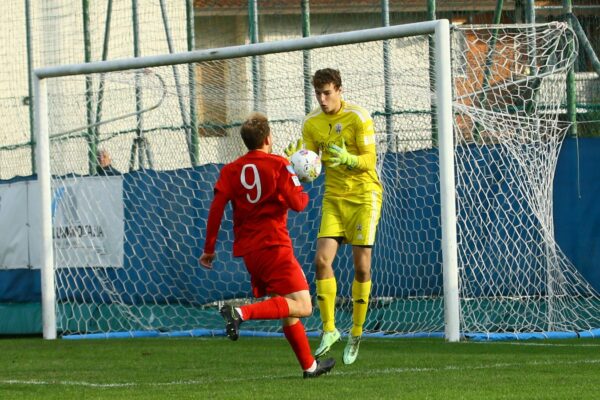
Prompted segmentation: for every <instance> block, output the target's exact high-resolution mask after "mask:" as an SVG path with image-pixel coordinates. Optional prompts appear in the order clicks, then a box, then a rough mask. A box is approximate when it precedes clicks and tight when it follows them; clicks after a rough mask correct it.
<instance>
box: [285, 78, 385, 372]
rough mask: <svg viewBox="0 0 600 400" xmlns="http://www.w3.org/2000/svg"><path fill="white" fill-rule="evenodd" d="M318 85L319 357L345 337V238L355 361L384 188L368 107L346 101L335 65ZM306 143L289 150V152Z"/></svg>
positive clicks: (307, 124)
mask: <svg viewBox="0 0 600 400" xmlns="http://www.w3.org/2000/svg"><path fill="white" fill-rule="evenodd" d="M312 84H313V87H314V90H315V95H316V98H317V101H318V102H319V107H318V108H316V109H315V110H314V111H312V112H311V113H309V114H308V115H307V116H306V117H305V119H304V123H303V127H302V139H303V141H304V144H305V146H306V148H307V149H309V150H312V151H314V152H317V153H318V152H320V153H321V159H322V160H323V164H324V167H325V193H324V196H323V206H322V210H321V225H320V228H319V234H318V239H317V253H316V257H315V263H316V266H317V271H316V279H317V281H316V286H317V301H318V304H319V309H320V313H321V320H322V321H323V335H322V337H321V344H320V346H319V348H318V349H317V350H316V351H315V357H317V358H319V357H321V356H323V355H324V354H326V353H327V352H329V350H330V349H331V346H332V345H333V344H335V343H336V342H338V341H339V340H340V332H339V331H338V330H337V329H336V327H335V316H334V314H335V298H336V294H337V284H336V280H335V275H334V272H333V260H334V258H335V256H336V253H337V250H338V248H339V246H340V245H341V244H342V243H349V244H351V245H352V255H353V259H354V280H353V282H352V300H353V311H352V329H351V330H350V333H349V335H348V342H347V344H346V347H345V349H344V356H343V361H344V363H345V364H352V363H353V362H354V361H355V360H356V357H357V356H358V349H359V345H360V339H361V336H362V331H363V325H364V322H365V319H366V315H367V307H368V304H369V294H370V292H371V251H372V247H373V244H374V242H375V231H376V228H377V223H378V222H379V215H380V212H381V202H382V193H383V190H382V187H381V183H380V182H379V178H378V176H377V172H376V169H375V163H376V152H375V132H374V130H373V120H372V119H371V117H370V115H369V113H368V112H367V111H366V110H365V109H364V108H362V107H359V106H356V105H353V104H349V103H346V102H345V101H344V100H342V78H341V76H340V72H339V71H338V70H335V69H330V68H326V69H321V70H318V71H317V72H316V73H315V74H314V76H313V78H312ZM301 146H302V143H301V142H298V144H296V145H295V146H294V144H291V145H290V146H288V148H287V149H286V153H287V154H288V155H291V154H293V152H295V151H296V150H298V149H299V147H301Z"/></svg>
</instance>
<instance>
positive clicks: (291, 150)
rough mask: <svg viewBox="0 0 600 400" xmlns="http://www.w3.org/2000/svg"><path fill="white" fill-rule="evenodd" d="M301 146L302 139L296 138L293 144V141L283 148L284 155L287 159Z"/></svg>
mask: <svg viewBox="0 0 600 400" xmlns="http://www.w3.org/2000/svg"><path fill="white" fill-rule="evenodd" d="M302 146H303V143H302V139H298V141H297V142H296V144H295V145H294V142H292V143H290V144H288V147H286V148H285V150H284V152H285V155H286V156H287V159H288V160H289V159H290V158H292V154H294V153H295V152H297V151H298V150H301V149H302Z"/></svg>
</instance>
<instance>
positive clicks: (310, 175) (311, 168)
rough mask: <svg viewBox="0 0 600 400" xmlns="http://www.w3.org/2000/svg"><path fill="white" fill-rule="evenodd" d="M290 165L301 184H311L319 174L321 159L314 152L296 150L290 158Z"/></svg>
mask: <svg viewBox="0 0 600 400" xmlns="http://www.w3.org/2000/svg"><path fill="white" fill-rule="evenodd" d="M290 163H291V164H292V167H293V168H294V171H296V175H298V178H299V179H300V181H301V182H305V183H306V182H312V181H314V180H315V179H317V177H318V176H319V175H320V174H321V157H319V155H318V154H317V153H315V152H314V151H311V150H306V149H302V150H298V151H297V152H295V153H294V154H292V157H290Z"/></svg>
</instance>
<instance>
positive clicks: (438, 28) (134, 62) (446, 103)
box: [33, 19, 460, 342]
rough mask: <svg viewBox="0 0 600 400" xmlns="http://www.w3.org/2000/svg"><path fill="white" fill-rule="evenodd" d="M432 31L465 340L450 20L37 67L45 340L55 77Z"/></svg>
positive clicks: (446, 207)
mask: <svg viewBox="0 0 600 400" xmlns="http://www.w3.org/2000/svg"><path fill="white" fill-rule="evenodd" d="M418 35H433V37H434V43H435V46H434V47H435V51H434V60H435V68H434V74H435V92H434V93H432V95H433V96H434V97H435V101H434V103H435V112H436V121H437V135H438V138H439V146H438V151H439V163H440V201H441V227H442V263H443V268H442V271H443V290H444V324H445V328H444V331H445V332H444V333H445V339H446V340H447V341H449V342H457V341H459V340H460V322H459V321H460V315H459V314H460V304H459V285H458V258H457V252H458V248H457V231H456V196H455V177H454V133H453V112H452V74H451V64H452V63H451V51H450V23H449V21H448V20H446V19H440V20H434V21H426V22H418V23H411V24H403V25H394V26H388V27H382V28H373V29H363V30H356V31H350V32H343V33H335V34H326V35H320V36H311V37H306V38H300V39H291V40H282V41H275V42H264V43H256V44H249V45H241V46H231V47H223V48H218V49H207V50H196V51H190V52H182V53H172V54H165V55H158V56H147V57H138V58H130V59H119V60H111V61H98V62H91V63H82V64H67V65H59V66H52V67H44V68H37V69H35V70H34V71H33V88H34V97H33V100H34V101H33V108H34V115H35V118H34V132H35V139H36V140H35V143H36V149H35V150H36V168H37V171H38V175H37V181H38V184H39V187H40V199H39V200H40V201H39V209H40V215H41V230H42V244H41V254H40V256H41V289H42V320H43V323H42V325H43V337H44V339H56V337H57V326H56V291H55V276H54V252H53V239H52V209H51V202H52V193H51V172H50V138H49V125H48V123H49V121H48V91H47V90H48V89H47V82H48V79H50V78H57V77H64V76H69V75H81V74H88V73H103V72H116V71H125V70H132V69H139V68H148V67H159V66H166V65H179V64H187V63H193V62H205V61H214V60H226V59H233V58H240V57H251V56H259V55H265V54H273V53H283V52H289V51H298V50H310V49H316V48H322V47H333V46H340V45H347V44H356V43H362V42H372V41H380V40H390V39H397V38H403V37H409V36H418Z"/></svg>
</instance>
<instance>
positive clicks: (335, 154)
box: [329, 138, 358, 168]
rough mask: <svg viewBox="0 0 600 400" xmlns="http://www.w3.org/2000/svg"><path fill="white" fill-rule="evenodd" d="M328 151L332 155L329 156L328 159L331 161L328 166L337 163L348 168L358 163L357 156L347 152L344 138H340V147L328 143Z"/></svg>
mask: <svg viewBox="0 0 600 400" xmlns="http://www.w3.org/2000/svg"><path fill="white" fill-rule="evenodd" d="M329 153H330V154H331V155H332V157H330V158H329V161H331V164H330V165H329V166H330V167H333V168H335V167H337V166H339V165H347V166H349V167H350V168H354V167H356V166H357V165H358V156H355V155H354V154H350V153H348V150H346V142H345V141H344V138H342V147H340V146H338V145H335V144H330V145H329Z"/></svg>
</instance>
